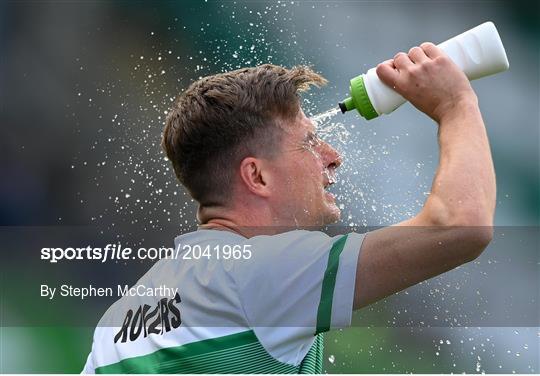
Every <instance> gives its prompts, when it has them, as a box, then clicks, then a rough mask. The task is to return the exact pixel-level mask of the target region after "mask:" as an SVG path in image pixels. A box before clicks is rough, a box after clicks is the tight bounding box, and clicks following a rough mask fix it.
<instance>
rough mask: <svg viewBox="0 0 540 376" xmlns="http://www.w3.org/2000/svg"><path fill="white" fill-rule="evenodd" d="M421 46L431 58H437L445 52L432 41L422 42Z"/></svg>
mask: <svg viewBox="0 0 540 376" xmlns="http://www.w3.org/2000/svg"><path fill="white" fill-rule="evenodd" d="M420 48H422V50H424V52H425V53H426V55H427V56H428V57H429V58H430V59H435V58H436V57H438V56H443V55H444V52H442V50H441V49H440V48H439V47H437V46H436V45H434V44H433V43H431V42H424V43H422V44H421V45H420Z"/></svg>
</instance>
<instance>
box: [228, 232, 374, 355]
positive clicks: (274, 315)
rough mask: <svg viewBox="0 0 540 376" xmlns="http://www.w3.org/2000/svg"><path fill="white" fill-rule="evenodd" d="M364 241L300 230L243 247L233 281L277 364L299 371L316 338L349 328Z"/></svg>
mask: <svg viewBox="0 0 540 376" xmlns="http://www.w3.org/2000/svg"><path fill="white" fill-rule="evenodd" d="M363 238H364V235H361V234H357V233H349V234H347V235H339V236H335V237H330V236H328V235H326V234H324V233H322V232H314V231H304V230H297V231H291V232H287V233H283V234H279V235H273V236H256V237H253V238H250V239H247V240H246V241H245V244H248V245H249V246H250V248H251V250H252V256H251V258H250V259H248V260H237V261H235V264H234V267H233V270H234V273H233V278H234V279H235V283H236V288H237V289H238V295H239V298H240V302H241V305H242V307H243V310H244V314H245V317H246V320H247V322H248V324H249V325H250V327H251V328H252V329H253V330H254V332H255V334H256V336H257V338H258V339H259V341H260V342H261V344H262V345H263V347H264V348H265V349H266V350H267V351H268V352H269V353H270V355H272V356H273V357H274V358H276V359H277V360H279V361H281V362H284V363H288V364H293V365H298V364H299V363H300V362H301V361H302V359H303V358H304V356H305V355H306V354H307V352H308V351H309V349H310V347H311V345H312V344H313V342H314V340H315V336H316V335H317V334H319V333H321V332H326V331H328V330H330V329H336V328H343V327H346V326H349V325H350V323H351V317H352V310H353V299H354V288H355V279H356V266H357V263H358V255H359V252H360V249H361V245H362V241H363Z"/></svg>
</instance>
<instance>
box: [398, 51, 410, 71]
mask: <svg viewBox="0 0 540 376" xmlns="http://www.w3.org/2000/svg"><path fill="white" fill-rule="evenodd" d="M394 65H395V66H396V68H397V69H398V70H400V69H405V68H407V67H410V66H412V65H414V63H413V62H412V61H411V59H410V58H409V55H407V54H406V53H405V52H398V53H397V54H396V56H394Z"/></svg>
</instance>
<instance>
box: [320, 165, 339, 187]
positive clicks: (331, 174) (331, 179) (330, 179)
mask: <svg viewBox="0 0 540 376" xmlns="http://www.w3.org/2000/svg"><path fill="white" fill-rule="evenodd" d="M323 176H324V182H323V188H324V189H325V190H327V189H328V188H329V187H330V186H331V185H334V184H335V183H336V172H335V171H333V170H330V169H327V168H325V169H324V172H323Z"/></svg>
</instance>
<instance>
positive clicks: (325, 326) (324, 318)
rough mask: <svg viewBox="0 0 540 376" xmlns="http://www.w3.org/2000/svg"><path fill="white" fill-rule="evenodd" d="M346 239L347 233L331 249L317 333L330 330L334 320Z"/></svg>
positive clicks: (318, 316)
mask: <svg viewBox="0 0 540 376" xmlns="http://www.w3.org/2000/svg"><path fill="white" fill-rule="evenodd" d="M346 241H347V235H343V236H342V237H341V238H339V240H337V241H336V242H335V243H334V245H332V249H330V253H329V255H328V264H327V266H326V271H325V272H324V278H323V282H322V290H321V300H320V301H319V309H318V310H317V329H316V331H315V334H319V333H322V332H327V331H329V330H330V324H331V322H332V300H333V299H334V287H335V286H336V277H337V271H338V267H339V256H340V255H341V252H342V251H343V248H344V247H345V242H346Z"/></svg>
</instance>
